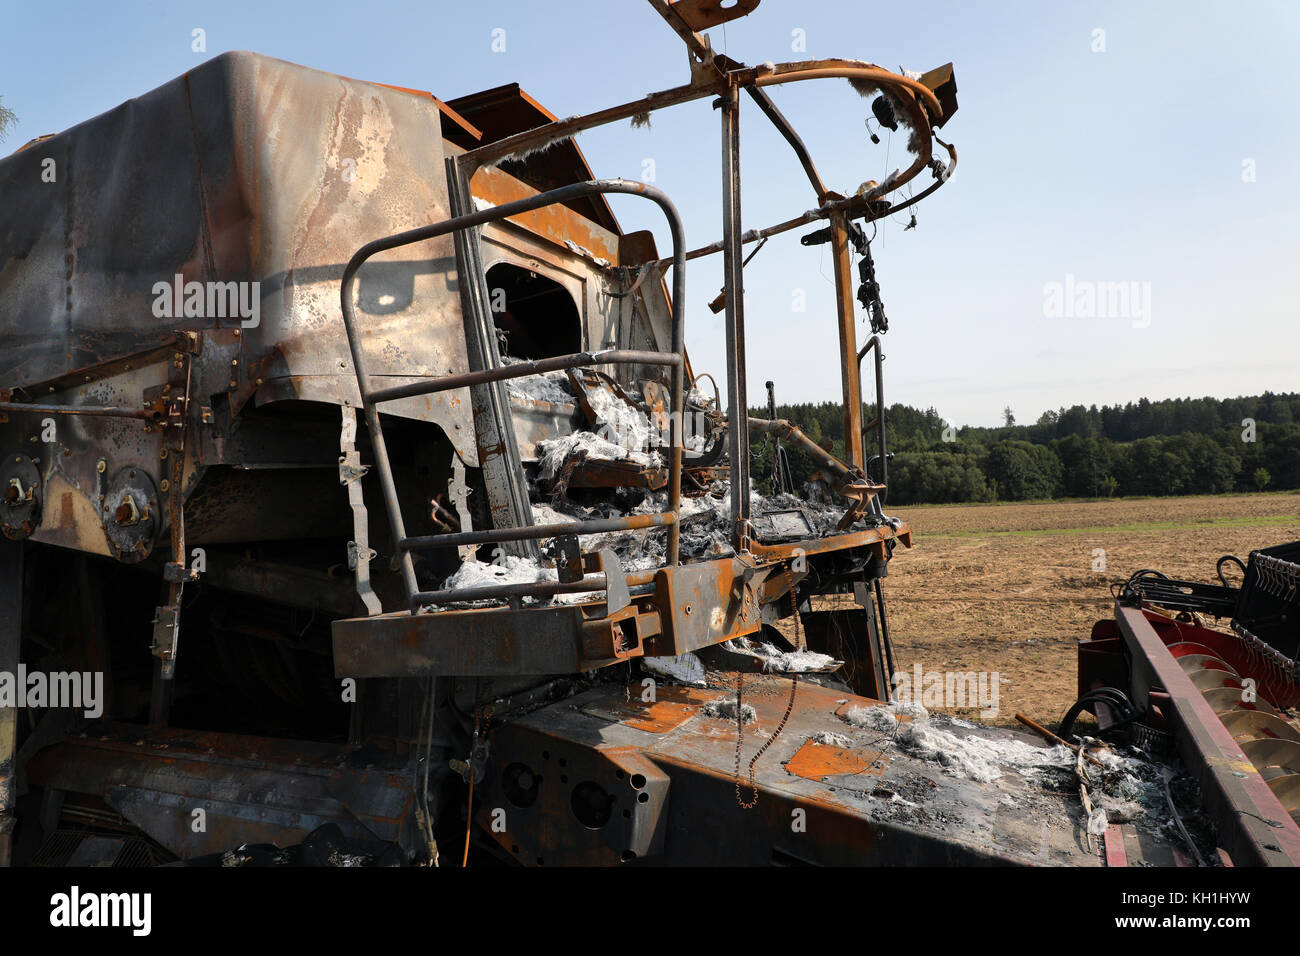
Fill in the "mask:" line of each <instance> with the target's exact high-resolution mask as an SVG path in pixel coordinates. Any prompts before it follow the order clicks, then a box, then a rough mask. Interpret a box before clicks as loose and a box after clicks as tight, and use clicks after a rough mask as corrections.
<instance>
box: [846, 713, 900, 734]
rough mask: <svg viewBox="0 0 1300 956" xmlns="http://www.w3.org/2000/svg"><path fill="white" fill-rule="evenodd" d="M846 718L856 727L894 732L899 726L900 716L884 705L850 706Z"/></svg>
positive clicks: (885, 732)
mask: <svg viewBox="0 0 1300 956" xmlns="http://www.w3.org/2000/svg"><path fill="white" fill-rule="evenodd" d="M844 719H845V720H847V721H848V722H849V723H851V724H852V725H853V726H854V727H861V728H862V729H863V730H875V731H878V732H879V733H882V734H892V733H893V732H894V731H895V730H896V729H897V728H898V718H897V717H895V716H894V715H893V714H891V713H890V712H889V711H888V710H886V709H885V708H884V707H850V708H849V710H848V711H847V712H846V713H845V714H844Z"/></svg>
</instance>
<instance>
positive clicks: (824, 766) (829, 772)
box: [785, 738, 886, 782]
mask: <svg viewBox="0 0 1300 956" xmlns="http://www.w3.org/2000/svg"><path fill="white" fill-rule="evenodd" d="M882 757H883V755H882V754H881V752H880V751H879V750H868V749H865V748H863V749H860V750H859V749H856V748H855V749H851V750H850V749H845V748H843V747H835V746H832V745H829V744H819V743H817V741H815V740H813V739H811V738H809V739H808V740H805V741H804V745H803V746H802V747H800V748H799V749H798V750H797V751H795V755H794V756H793V757H791V758H790V760H789V762H787V763H786V765H785V769H786V770H788V771H790V772H791V773H792V774H794V775H795V776H796V777H803V778H804V779H805V780H817V781H820V782H824V781H827V780H828V779H829V778H833V777H843V776H856V775H859V774H864V773H869V774H874V775H875V776H880V774H881V773H882V772H883V771H884V769H885V763H886V761H885V760H884V759H882Z"/></svg>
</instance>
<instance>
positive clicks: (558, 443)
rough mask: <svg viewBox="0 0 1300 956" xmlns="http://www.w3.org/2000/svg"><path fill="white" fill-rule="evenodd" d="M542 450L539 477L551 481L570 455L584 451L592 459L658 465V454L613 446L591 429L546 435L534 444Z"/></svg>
mask: <svg viewBox="0 0 1300 956" xmlns="http://www.w3.org/2000/svg"><path fill="white" fill-rule="evenodd" d="M537 447H538V449H539V450H540V451H541V453H542V457H541V463H540V468H541V476H542V477H543V478H545V479H546V480H547V481H551V480H552V479H554V478H555V476H556V475H558V474H559V473H560V469H561V468H562V467H563V466H564V463H565V462H566V461H567V460H568V459H569V458H570V456H572V455H576V454H580V453H581V454H584V455H585V456H586V457H587V458H590V459H593V460H596V461H624V460H627V461H631V462H635V463H636V464H638V465H655V464H658V461H656V459H658V458H659V456H658V455H648V454H646V453H645V452H642V451H628V450H627V449H626V448H625V447H623V446H622V445H615V444H614V443H613V442H612V441H606V440H605V439H604V438H601V437H600V436H599V435H596V434H594V433H592V432H574V433H573V434H571V435H565V436H564V437H563V438H547V439H545V440H543V441H540V442H538V443H537Z"/></svg>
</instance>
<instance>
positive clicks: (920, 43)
mask: <svg viewBox="0 0 1300 956" xmlns="http://www.w3.org/2000/svg"><path fill="white" fill-rule="evenodd" d="M51 10H52V8H50V7H48V6H46V7H42V6H40V5H37V4H21V5H19V4H16V3H15V4H9V5H8V9H7V10H6V11H5V14H4V23H5V29H4V30H3V32H0V95H3V97H4V102H5V104H6V105H7V106H9V107H10V108H11V109H13V110H15V111H16V112H17V113H18V115H19V120H20V122H19V125H18V127H17V128H16V129H15V130H13V131H11V133H10V135H9V137H8V139H7V140H6V141H5V143H4V146H3V148H4V149H5V150H6V151H7V150H10V149H13V148H16V147H17V146H19V145H21V144H22V143H24V142H26V141H27V140H28V139H30V138H32V137H33V136H37V135H40V134H42V133H47V132H57V131H59V130H62V129H65V128H67V127H69V126H72V125H74V124H76V123H77V122H80V121H81V120H83V119H87V118H89V117H91V116H93V115H95V114H97V113H100V112H103V111H104V110H106V109H109V108H111V107H113V106H115V105H117V104H118V103H120V102H122V101H123V100H126V99H129V98H130V97H132V96H136V95H139V94H140V93H143V92H145V91H147V90H149V89H152V88H153V87H155V86H157V85H159V84H161V83H163V82H165V81H166V80H168V79H170V78H172V77H174V76H177V75H179V74H180V73H183V72H184V71H185V70H187V69H189V68H191V67H193V66H194V65H196V64H197V63H199V62H201V61H202V60H204V59H207V58H208V57H211V56H215V55H216V54H218V53H221V52H223V51H225V50H232V49H247V50H255V51H257V52H261V53H266V54H269V55H272V56H277V57H281V58H283V59H286V60H291V61H294V62H297V63H302V64H305V65H308V66H312V67H317V68H320V69H324V70H329V71H333V72H338V73H343V74H346V75H349V76H354V77H358V78H362V79H371V80H376V81H381V82H386V83H392V84H396V85H401V86H410V87H417V88H421V89H428V90H431V91H432V92H434V93H435V94H436V95H438V96H441V97H443V98H444V99H450V98H453V97H456V96H459V95H462V94H465V93H469V92H474V91H476V90H480V89H485V88H488V87H491V86H496V85H499V84H501V83H506V82H511V81H517V82H519V83H520V84H521V85H522V86H523V87H524V88H525V89H526V90H528V91H529V92H530V93H532V94H533V95H534V96H535V97H537V98H538V99H539V100H540V101H541V102H542V103H544V104H545V105H547V106H548V107H549V108H550V109H551V110H552V111H553V112H554V113H556V114H558V115H560V116H568V115H571V114H574V113H581V112H589V111H592V110H595V109H598V108H600V107H603V106H608V105H612V104H615V103H620V102H624V101H626V100H629V99H634V98H636V97H639V96H641V95H644V94H645V93H647V92H650V91H652V90H656V89H662V88H666V87H670V86H675V85H677V84H679V83H682V82H685V80H686V75H687V71H686V61H685V53H684V51H683V48H682V46H681V44H680V41H678V40H677V38H676V36H675V35H673V34H672V33H671V32H670V31H669V30H668V28H667V26H666V25H664V24H663V23H662V22H661V21H660V20H659V19H658V17H657V16H656V15H655V14H654V13H653V11H652V10H651V9H650V7H649V5H648V4H644V3H641V2H638V0H621V2H618V3H611V2H608V0H606V2H595V0H586V2H570V3H564V4H541V3H536V2H517V0H509V2H507V0H499V2H491V0H482V2H478V3H448V2H432V3H430V2H424V3H419V2H407V0H371V2H368V3H364V4H357V3H347V4H343V3H337V4H331V3H327V2H321V0H315V2H297V0H294V2H280V0H262V2H257V3H254V2H247V0H231V2H223V3H219V4H217V3H210V2H208V3H189V4H187V3H169V4H167V5H166V6H165V7H164V6H163V5H161V4H155V3H132V2H129V0H122V2H115V3H111V4H106V3H89V2H77V0H73V2H71V3H68V4H64V5H61V6H60V7H59V8H58V10H57V13H54V12H51ZM196 27H198V28H202V29H203V30H205V31H206V43H207V50H206V52H204V53H196V52H194V51H192V50H191V31H192V30H193V29H194V28H196ZM496 28H501V29H504V30H505V47H506V49H505V52H503V53H496V52H493V50H492V40H493V30H494V29H496ZM1298 28H1300V4H1295V3H1262V2H1242V3H1236V4H1228V3H1190V2H1181V3H1172V2H1169V3H1164V2H1162V3H1099V2H1071V3H1068V4H1060V3H1033V4H1031V3H999V4H992V3H973V2H967V3H960V2H946V0H944V2H934V3H929V4H924V5H901V4H892V5H891V4H871V5H866V4H862V3H860V2H850V0H817V2H804V3H789V2H781V0H765V2H764V3H763V4H762V5H761V6H760V8H759V9H758V10H757V11H756V12H755V13H754V14H752V15H751V16H750V17H748V18H747V19H744V20H740V21H736V22H733V23H731V24H728V25H727V26H726V28H725V31H724V29H722V28H717V29H715V30H713V31H712V32H711V35H712V39H713V44H714V47H715V48H716V49H720V50H725V51H726V52H727V54H728V55H730V56H731V57H733V58H735V59H739V60H742V61H744V62H748V63H759V62H762V61H764V60H773V61H781V60H795V59H803V58H805V57H808V56H816V57H820V56H844V57H853V58H859V59H866V60H870V61H873V62H876V63H879V64H881V65H883V66H887V67H890V68H895V69H896V68H898V67H899V66H903V67H906V68H908V69H912V70H927V69H930V68H932V67H934V66H938V65H940V64H942V63H945V62H948V61H950V60H951V61H953V63H954V64H955V70H956V76H957V84H958V88H959V94H958V95H959V100H960V110H959V112H958V113H957V115H956V116H955V117H954V118H953V119H952V121H951V122H950V123H949V124H948V125H947V127H946V128H945V130H944V138H945V139H948V140H950V141H953V142H954V143H955V145H956V146H957V149H958V152H959V157H960V164H959V169H958V172H957V174H956V176H954V177H953V179H952V180H951V181H950V182H949V183H948V184H947V185H946V186H944V187H943V188H942V189H941V190H939V191H938V192H937V193H935V195H934V196H932V197H931V198H930V199H928V200H926V201H925V202H924V203H922V204H920V205H919V206H918V207H916V212H917V222H918V225H917V228H916V229H914V230H910V231H907V232H904V231H903V225H904V224H905V222H904V221H905V220H906V218H907V217H906V215H905V214H904V215H901V216H900V217H899V219H900V220H904V221H900V222H897V223H894V222H885V223H882V225H881V228H880V232H879V234H878V236H877V239H876V241H875V242H874V244H873V249H874V251H875V258H876V265H877V275H878V277H879V279H880V282H881V287H882V293H883V299H884V302H885V305H886V307H887V310H888V313H889V316H890V321H891V331H890V333H889V334H888V336H887V337H886V350H885V351H886V355H887V356H888V361H887V362H886V376H887V378H886V381H887V386H888V392H887V397H888V399H889V400H890V401H901V402H906V403H908V404H912V405H917V406H920V407H929V406H934V407H935V408H937V409H938V411H939V412H940V414H942V415H944V416H945V417H946V418H948V419H949V420H950V421H953V422H955V423H957V424H978V425H988V424H995V423H996V422H997V421H998V420H999V418H1000V412H1001V409H1002V408H1003V406H1006V405H1010V406H1011V407H1012V408H1013V409H1014V411H1015V413H1016V416H1017V418H1018V419H1019V420H1020V421H1033V420H1034V419H1036V418H1037V417H1038V415H1039V414H1040V413H1041V412H1042V411H1043V410H1044V409H1049V408H1056V407H1058V406H1061V405H1071V404H1074V403H1079V402H1082V403H1085V404H1089V403H1097V404H1103V403H1114V402H1124V401H1129V400H1134V399H1136V398H1138V397H1141V396H1143V395H1145V396H1148V397H1151V398H1166V397H1177V396H1185V395H1195V396H1199V395H1206V394H1209V395H1216V396H1220V397H1223V396H1229V395H1237V394H1253V393H1257V392H1261V391H1263V390H1265V389H1272V390H1274V391H1283V390H1287V391H1294V390H1296V389H1298V388H1300V374H1297V355H1298V354H1300V295H1298V294H1297V292H1298V289H1297V285H1298V284H1300V279H1297V276H1300V268H1297V267H1296V265H1295V260H1296V258H1297V253H1298V252H1300V240H1297V235H1296V230H1297V226H1296V223H1297V222H1300V185H1298V184H1297V180H1296V179H1295V178H1294V173H1295V172H1296V169H1297V157H1298V156H1300V130H1298V129H1297V127H1296V125H1295V124H1294V123H1293V122H1291V120H1292V119H1293V118H1294V117H1295V116H1296V104H1297V103H1300V65H1298V64H1297V58H1296V55H1295V48H1296V45H1297V41H1298V40H1300V29H1298ZM796 30H799V31H803V35H804V37H806V50H805V51H802V52H801V51H795V50H792V43H793V42H794V41H793V37H794V36H795V34H794V31H796ZM1098 30H1102V31H1104V35H1100V34H1097V33H1096V31H1098ZM1099 39H1101V40H1104V50H1101V51H1098V50H1095V49H1094V48H1095V47H1098V46H1099V45H1100V44H1099V42H1098V41H1099ZM771 92H772V96H773V99H774V100H775V101H776V102H777V105H778V106H780V107H781V109H782V110H783V111H784V112H785V113H786V115H787V116H788V117H789V118H790V119H791V120H792V122H793V123H794V124H795V125H796V127H797V128H798V129H799V130H800V131H801V133H802V134H803V135H804V138H805V140H806V142H807V143H808V144H809V146H810V148H811V149H812V151H813V155H814V157H815V158H816V160H817V162H818V165H819V167H820V169H821V171H822V174H823V177H824V179H825V180H826V181H827V183H828V184H829V185H830V186H831V187H832V188H835V189H839V190H841V191H848V190H852V189H855V188H856V187H857V186H858V184H860V183H861V182H863V181H864V180H867V179H881V178H883V177H884V175H885V174H887V173H888V172H889V171H890V170H892V169H895V168H898V167H902V166H906V165H907V160H906V158H905V153H904V151H903V148H902V141H901V137H899V136H897V135H896V136H894V137H893V139H892V140H891V139H890V138H889V137H888V136H887V135H884V136H883V137H882V142H881V144H880V146H872V145H871V143H870V141H869V140H868V138H867V135H866V131H865V129H864V128H863V120H864V118H865V117H866V116H868V115H870V109H869V103H868V102H867V101H866V100H863V99H860V98H859V97H858V96H857V95H856V94H854V93H853V92H852V91H851V90H850V89H849V88H848V86H847V84H846V83H844V82H842V81H832V80H824V81H816V82H811V83H804V84H799V85H797V86H784V87H780V88H776V89H774V90H772V91H771ZM741 128H742V136H743V142H742V154H743V184H744V186H745V189H746V192H745V197H744V202H745V205H744V221H745V227H746V228H754V227H759V226H764V225H769V224H772V223H774V222H777V221H780V220H782V219H785V218H788V217H789V216H791V215H794V214H796V213H799V212H802V211H803V210H804V209H807V208H808V207H809V206H811V205H813V201H812V200H813V197H812V194H811V191H810V190H809V188H808V186H807V184H806V181H805V180H804V178H803V175H802V172H801V170H800V169H799V166H798V164H797V162H796V161H795V159H794V157H793V155H792V154H791V153H790V151H789V149H788V148H787V147H786V146H785V144H784V142H783V141H781V140H780V139H779V138H778V137H777V136H776V135H775V133H774V132H773V131H772V130H771V129H770V127H769V126H768V125H767V124H766V121H765V120H764V119H763V118H762V116H761V114H759V113H758V112H757V110H756V109H755V108H753V107H752V104H750V103H748V101H746V103H745V110H744V113H743V115H742V120H741ZM579 142H580V145H581V146H582V149H583V151H584V152H585V153H586V155H587V158H588V160H589V161H590V163H591V165H592V167H593V168H594V170H595V171H596V173H597V175H598V176H618V175H622V176H625V177H628V178H640V177H641V176H642V174H643V171H644V170H645V169H646V168H647V167H646V164H645V161H646V160H653V168H654V176H655V182H656V185H658V186H660V187H661V188H663V189H665V190H666V191H667V192H668V193H669V194H670V195H671V196H673V198H674V199H675V200H676V202H677V203H678V205H679V207H680V208H681V209H682V211H683V213H684V217H685V222H686V229H687V237H688V241H689V243H690V244H691V245H692V246H695V245H700V244H703V243H706V242H711V241H713V240H714V239H716V238H718V236H719V235H720V230H721V226H720V217H721V207H720V204H719V200H718V194H717V184H718V174H719V169H720V162H721V160H720V154H719V133H718V125H717V114H716V113H714V112H713V111H711V110H710V109H709V106H708V103H707V101H705V102H700V103H696V104H690V105H688V106H685V107H679V108H677V109H675V110H672V111H669V112H664V113H658V114H656V116H655V119H654V123H653V125H652V127H651V128H650V129H639V130H633V129H630V128H629V126H628V125H627V124H617V125H615V126H613V127H607V128H604V129H600V130H594V131H591V132H588V133H586V134H583V136H582V137H581V138H580V140H579ZM1252 171H1253V177H1252V176H1251V175H1250V174H1251V172H1252ZM614 205H615V210H616V213H617V214H618V216H619V218H620V221H621V222H622V224H623V226H624V228H625V229H627V230H632V229H638V228H652V229H654V230H655V231H656V233H657V234H658V236H659V245H660V247H661V248H663V249H666V248H668V246H669V243H668V241H667V237H666V235H665V234H664V230H663V227H662V223H661V221H660V220H658V219H656V214H655V213H654V212H653V210H652V209H650V208H649V207H648V206H647V208H643V207H642V205H641V204H639V203H638V202H637V201H636V200H629V199H616V200H615V201H614ZM2 214H3V211H2V210H0V215H2ZM797 235H798V234H797V233H795V234H791V235H787V236H784V237H781V238H778V239H774V240H772V241H771V242H769V243H768V245H767V246H766V247H765V248H764V249H763V251H762V252H760V253H759V255H758V257H757V258H756V259H755V260H754V261H753V263H752V264H751V265H750V267H749V268H748V269H747V270H746V281H747V309H748V340H749V371H750V374H751V380H750V391H751V398H753V399H754V400H757V398H758V396H759V395H760V394H761V390H762V383H763V382H764V381H765V380H766V379H769V378H771V379H774V380H775V381H776V382H777V388H778V397H779V398H780V399H781V400H786V401H816V400H836V401H838V399H839V395H840V388H839V374H838V370H837V365H836V358H835V354H836V349H837V335H836V331H835V321H834V315H833V305H832V304H833V294H832V288H831V282H830V276H831V265H830V261H829V259H828V257H827V254H826V252H825V248H826V247H824V246H822V247H813V248H804V247H801V246H800V245H799V242H798V238H797ZM1067 276H1071V277H1073V278H1072V280H1071V281H1072V282H1073V283H1074V288H1076V289H1077V288H1081V287H1082V286H1081V285H1080V284H1085V285H1086V284H1088V283H1135V285H1134V286H1133V290H1134V292H1135V293H1136V294H1137V295H1138V296H1139V298H1137V299H1135V300H1134V303H1135V304H1136V303H1139V302H1140V303H1144V304H1145V305H1146V306H1149V308H1148V309H1147V310H1146V311H1145V314H1143V312H1142V310H1135V311H1134V313H1133V314H1132V315H1126V316H1119V317H1113V316H1112V317H1108V316H1106V315H1096V316H1092V317H1086V316H1078V315H1070V314H1069V312H1067V314H1066V315H1065V316H1061V315H1056V316H1054V315H1051V314H1048V313H1049V312H1050V311H1051V310H1050V309H1048V308H1047V307H1046V305H1045V303H1046V300H1047V293H1046V291H1045V290H1046V287H1047V286H1048V285H1049V284H1050V283H1060V284H1062V285H1064V283H1066V281H1067ZM688 279H689V302H688V313H687V322H688V334H687V344H688V347H689V348H690V350H691V354H692V359H693V361H694V364H695V366H696V368H697V370H708V369H716V370H721V367H722V361H721V357H722V349H723V342H724V335H723V326H722V320H721V317H718V316H714V315H713V314H712V313H711V312H709V311H708V309H707V308H706V307H705V304H706V303H707V302H708V301H709V300H710V299H712V298H713V296H714V295H716V294H717V291H718V288H719V287H720V285H721V271H720V263H717V262H716V259H713V260H703V261H701V262H697V263H692V264H691V266H690V268H689V269H688ZM795 290H803V294H804V296H805V297H806V302H807V309H806V311H804V312H795V311H793V309H792V305H793V303H794V302H795V300H796V292H795ZM1148 290H1149V300H1148V299H1147V298H1146V294H1147V293H1148ZM1070 311H1074V310H1070ZM859 334H860V335H861V336H863V337H864V338H865V335H866V334H867V333H866V329H865V323H864V322H861V321H860V322H859Z"/></svg>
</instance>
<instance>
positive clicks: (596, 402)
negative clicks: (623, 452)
mask: <svg viewBox="0 0 1300 956" xmlns="http://www.w3.org/2000/svg"><path fill="white" fill-rule="evenodd" d="M587 403H588V404H589V405H590V406H591V410H592V412H593V413H594V414H595V416H596V422H597V424H598V425H599V426H600V429H599V430H600V433H601V434H602V435H604V436H605V437H606V438H607V439H609V440H611V441H612V442H614V443H616V444H619V445H622V446H623V447H624V448H626V449H627V450H628V451H642V450H644V449H645V448H646V446H648V445H649V444H650V435H651V433H652V432H653V431H654V429H653V428H652V426H651V425H650V418H649V416H647V415H646V414H645V412H643V411H641V409H639V408H633V407H632V406H631V405H629V404H628V403H627V402H625V401H623V399H621V398H619V397H618V396H617V395H615V394H614V393H613V392H611V391H609V390H608V389H604V388H593V389H591V390H589V391H588V392H587Z"/></svg>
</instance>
